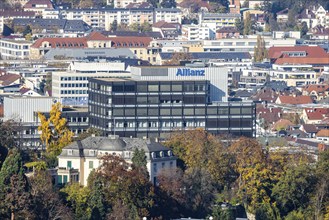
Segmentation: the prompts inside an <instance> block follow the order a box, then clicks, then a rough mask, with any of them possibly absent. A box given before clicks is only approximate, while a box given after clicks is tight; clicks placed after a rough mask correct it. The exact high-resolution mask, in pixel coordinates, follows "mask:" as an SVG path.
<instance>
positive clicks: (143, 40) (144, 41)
mask: <svg viewBox="0 0 329 220" xmlns="http://www.w3.org/2000/svg"><path fill="white" fill-rule="evenodd" d="M109 40H111V41H112V46H113V47H116V48H124V47H126V48H135V47H148V46H149V45H150V42H151V41H152V38H151V37H109Z"/></svg>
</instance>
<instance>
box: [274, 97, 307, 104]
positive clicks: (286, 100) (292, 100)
mask: <svg viewBox="0 0 329 220" xmlns="http://www.w3.org/2000/svg"><path fill="white" fill-rule="evenodd" d="M275 103H276V104H279V105H305V104H312V103H313V100H312V98H311V96H283V95H279V96H278V98H277V99H276V101H275Z"/></svg>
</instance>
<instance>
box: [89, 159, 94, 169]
mask: <svg viewBox="0 0 329 220" xmlns="http://www.w3.org/2000/svg"><path fill="white" fill-rule="evenodd" d="M93 168H94V161H89V169H93Z"/></svg>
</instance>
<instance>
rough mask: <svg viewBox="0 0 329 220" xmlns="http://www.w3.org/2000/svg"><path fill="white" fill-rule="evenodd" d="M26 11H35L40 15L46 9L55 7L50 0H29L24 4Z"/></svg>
mask: <svg viewBox="0 0 329 220" xmlns="http://www.w3.org/2000/svg"><path fill="white" fill-rule="evenodd" d="M23 8H24V11H33V12H35V13H36V14H38V15H43V13H44V11H45V10H49V9H54V6H53V3H52V2H51V1H50V0H29V1H28V2H27V3H26V4H25V5H24V6H23Z"/></svg>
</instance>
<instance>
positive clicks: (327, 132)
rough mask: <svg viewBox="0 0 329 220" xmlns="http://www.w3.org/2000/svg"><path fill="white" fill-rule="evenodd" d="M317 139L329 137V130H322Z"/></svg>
mask: <svg viewBox="0 0 329 220" xmlns="http://www.w3.org/2000/svg"><path fill="white" fill-rule="evenodd" d="M316 136H317V137H329V129H322V130H320V131H318V133H317V134H316Z"/></svg>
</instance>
